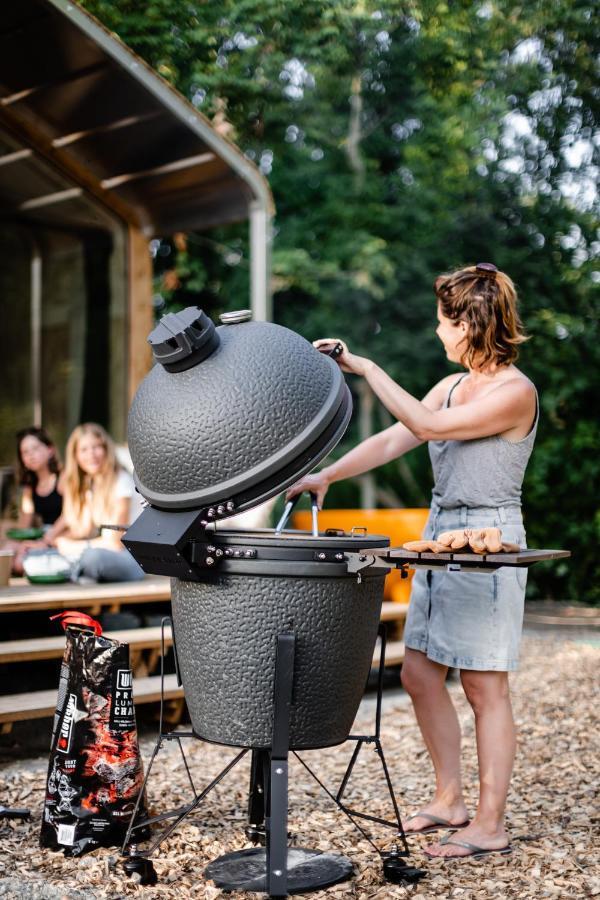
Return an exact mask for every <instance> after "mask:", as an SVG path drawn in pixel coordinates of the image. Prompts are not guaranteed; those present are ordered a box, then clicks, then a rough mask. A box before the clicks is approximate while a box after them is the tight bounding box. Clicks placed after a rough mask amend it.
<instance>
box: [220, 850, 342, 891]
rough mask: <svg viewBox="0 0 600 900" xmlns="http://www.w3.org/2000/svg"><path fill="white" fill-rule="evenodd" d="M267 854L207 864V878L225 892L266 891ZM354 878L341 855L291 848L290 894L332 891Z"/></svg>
mask: <svg viewBox="0 0 600 900" xmlns="http://www.w3.org/2000/svg"><path fill="white" fill-rule="evenodd" d="M266 856H267V851H266V850H265V849H264V848H262V847H257V848H254V849H251V850H237V851H236V852H235V853H226V854H224V855H223V856H219V857H218V858H217V859H214V860H213V861H212V862H211V863H209V864H208V866H207V867H206V869H205V870H204V874H205V875H206V877H207V878H210V879H212V881H214V883H215V884H216V886H217V887H219V888H222V889H223V890H225V891H265V892H266V891H267V876H266V862H267V859H266ZM353 874H354V869H353V867H352V863H351V862H350V860H349V859H347V858H346V857H345V856H341V855H340V854H338V853H322V852H321V851H320V850H308V849H306V848H305V847H290V848H289V849H288V860H287V884H288V886H287V890H288V894H297V893H299V892H301V891H312V890H317V889H319V888H325V887H329V885H331V884H337V882H338V881H346V879H348V878H351V877H352V875H353Z"/></svg>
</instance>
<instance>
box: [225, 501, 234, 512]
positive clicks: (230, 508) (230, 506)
mask: <svg viewBox="0 0 600 900" xmlns="http://www.w3.org/2000/svg"><path fill="white" fill-rule="evenodd" d="M225 505H226V506H227V512H233V510H234V509H235V503H234V502H233V500H228V501H227V503H226V504H225Z"/></svg>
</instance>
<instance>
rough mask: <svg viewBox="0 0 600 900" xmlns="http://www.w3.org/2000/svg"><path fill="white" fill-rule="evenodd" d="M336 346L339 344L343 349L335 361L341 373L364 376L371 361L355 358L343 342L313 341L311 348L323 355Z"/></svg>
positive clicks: (323, 339) (324, 339) (332, 339)
mask: <svg viewBox="0 0 600 900" xmlns="http://www.w3.org/2000/svg"><path fill="white" fill-rule="evenodd" d="M336 344H341V346H342V347H343V350H342V352H341V353H340V355H339V356H338V357H336V360H335V361H336V362H337V364H338V366H339V367H340V369H341V370H342V372H350V373H351V374H352V375H366V374H367V369H368V368H369V366H370V365H372V363H371V360H370V359H366V357H364V356H356V355H355V354H354V353H350V351H349V350H348V345H347V344H345V343H344V341H340V339H339V338H321V339H320V340H318V341H313V347H316V348H317V350H321V351H322V352H323V353H327V351H328V350H333V348H334V347H335V345H336Z"/></svg>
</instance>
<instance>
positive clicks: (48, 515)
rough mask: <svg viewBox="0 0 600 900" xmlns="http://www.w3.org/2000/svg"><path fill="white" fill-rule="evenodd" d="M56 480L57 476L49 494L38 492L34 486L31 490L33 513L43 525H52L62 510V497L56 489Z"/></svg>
mask: <svg viewBox="0 0 600 900" xmlns="http://www.w3.org/2000/svg"><path fill="white" fill-rule="evenodd" d="M57 482H58V478H57V479H56V481H55V482H54V487H53V488H52V490H51V491H50V493H49V494H38V493H37V491H36V490H35V488H34V489H33V491H32V498H33V508H34V510H35V514H36V516H39V518H40V519H41V520H42V523H43V524H44V525H53V524H54V523H55V522H56V520H57V519H58V517H59V516H60V514H61V512H62V497H61V495H60V494H59V493H58V490H57V489H56V485H57Z"/></svg>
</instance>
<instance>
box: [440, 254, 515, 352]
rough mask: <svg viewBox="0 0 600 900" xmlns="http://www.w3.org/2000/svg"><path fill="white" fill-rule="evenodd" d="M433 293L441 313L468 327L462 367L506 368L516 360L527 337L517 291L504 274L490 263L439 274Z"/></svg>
mask: <svg viewBox="0 0 600 900" xmlns="http://www.w3.org/2000/svg"><path fill="white" fill-rule="evenodd" d="M434 290H435V295H436V297H437V299H438V301H439V304H440V308H441V311H442V314H443V315H444V316H445V317H446V318H447V319H453V320H454V321H455V322H460V321H462V322H466V324H467V325H468V326H469V332H468V335H467V349H466V350H465V352H464V353H463V355H462V357H461V363H462V364H463V365H465V364H467V365H469V366H473V364H474V363H476V364H477V366H478V367H479V368H486V367H487V366H489V365H491V364H493V363H495V364H496V365H497V366H508V365H510V363H513V362H514V361H515V360H516V359H517V356H518V355H519V351H518V346H519V344H522V343H523V342H524V341H526V340H528V337H527V335H526V334H525V332H524V329H523V325H522V323H521V319H520V318H519V313H518V312H517V292H516V290H515V286H514V284H513V283H512V280H511V279H510V278H509V277H508V275H506V274H505V273H504V272H500V271H499V270H498V269H497V268H496V266H494V265H492V263H478V264H477V265H476V266H466V267H465V268H464V269H457V270H456V271H455V272H451V273H450V274H448V275H440V276H439V277H438V278H436V280H435V284H434Z"/></svg>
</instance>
